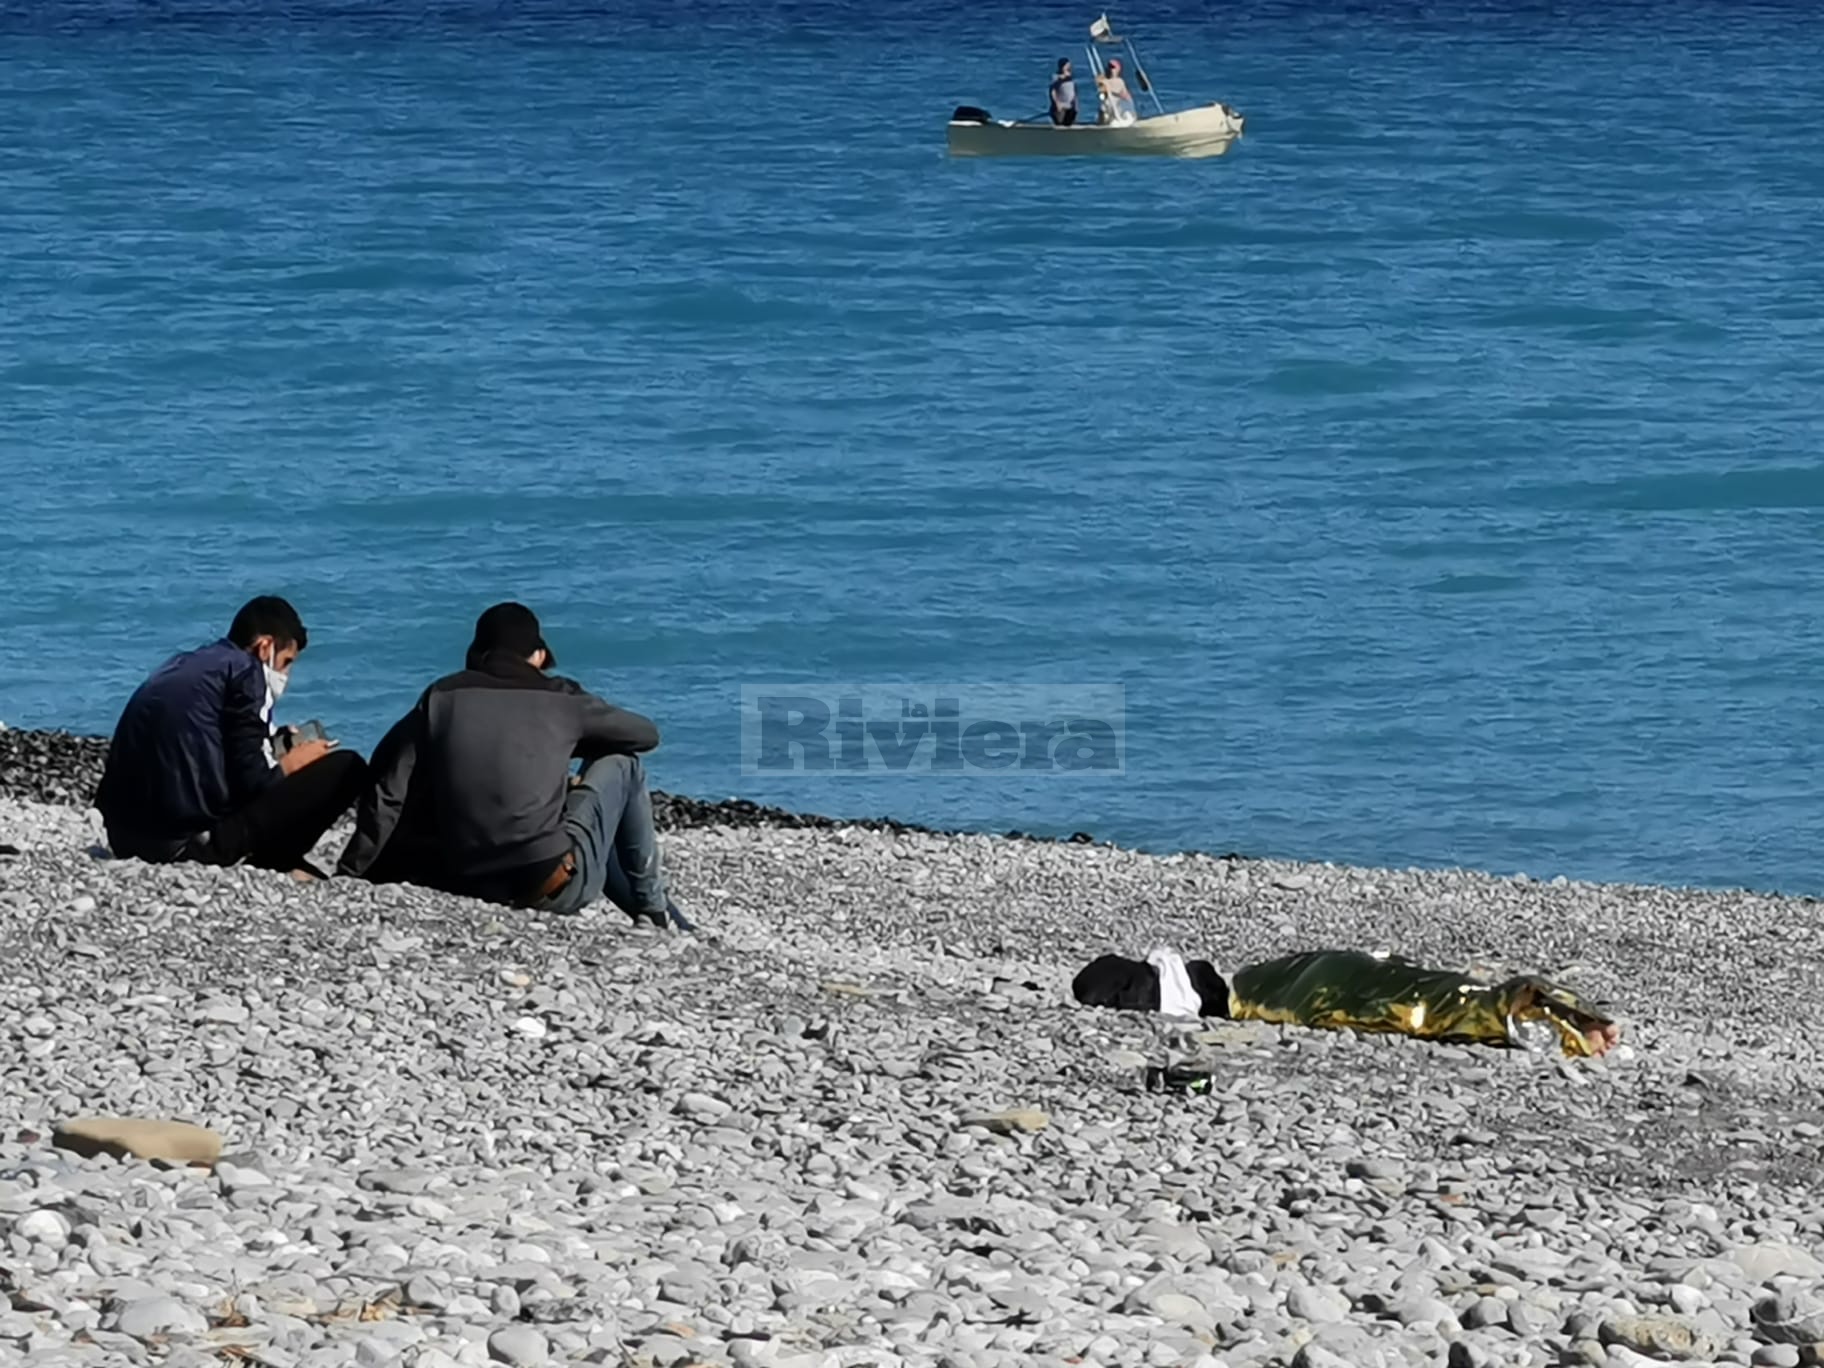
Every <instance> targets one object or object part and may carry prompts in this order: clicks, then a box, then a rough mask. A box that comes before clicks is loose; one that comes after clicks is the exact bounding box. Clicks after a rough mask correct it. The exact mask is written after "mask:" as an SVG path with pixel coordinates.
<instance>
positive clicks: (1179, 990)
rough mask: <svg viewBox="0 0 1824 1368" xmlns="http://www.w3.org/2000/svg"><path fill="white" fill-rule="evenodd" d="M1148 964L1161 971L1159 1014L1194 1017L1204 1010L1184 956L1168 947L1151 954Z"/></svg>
mask: <svg viewBox="0 0 1824 1368" xmlns="http://www.w3.org/2000/svg"><path fill="white" fill-rule="evenodd" d="M1146 962H1147V963H1148V964H1150V965H1152V966H1153V968H1154V969H1156V970H1158V971H1159V1012H1160V1015H1162V1016H1168V1017H1194V1016H1197V1015H1198V1014H1199V1013H1200V1012H1201V1011H1202V1010H1203V999H1202V998H1201V997H1200V996H1199V995H1198V993H1197V990H1196V989H1195V988H1193V987H1191V975H1190V971H1189V970H1187V969H1186V968H1185V967H1184V956H1183V955H1181V954H1179V953H1178V952H1177V951H1176V950H1173V949H1171V948H1169V947H1167V946H1163V945H1161V946H1159V947H1157V948H1156V949H1154V950H1153V951H1152V952H1151V953H1149V954H1148V955H1147V957H1146Z"/></svg>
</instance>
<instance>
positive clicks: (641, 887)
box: [539, 755, 666, 926]
mask: <svg viewBox="0 0 1824 1368" xmlns="http://www.w3.org/2000/svg"><path fill="white" fill-rule="evenodd" d="M564 830H565V831H567V832H568V833H569V834H570V846H571V849H573V850H574V851H575V852H576V873H575V874H574V875H573V876H571V879H570V882H569V883H567V884H565V885H564V886H563V888H561V889H559V890H558V893H557V896H556V897H553V898H547V899H545V900H544V901H543V902H541V903H539V907H540V909H541V910H543V911H546V912H580V911H582V910H583V908H585V907H587V906H588V905H589V904H590V903H592V902H594V901H595V900H596V899H597V898H599V897H601V896H602V895H603V894H604V893H606V894H607V895H608V901H609V902H611V903H613V904H614V905H615V906H616V907H618V908H620V909H621V911H623V912H625V913H626V914H627V915H628V916H630V917H635V918H643V919H646V920H648V921H653V922H656V923H657V924H658V925H660V926H663V925H665V919H666V913H665V907H666V897H665V877H664V875H663V874H661V873H660V872H659V834H658V832H657V831H655V830H654V829H653V825H652V799H651V798H650V797H649V796H648V795H647V792H646V771H645V769H644V768H642V767H641V765H640V761H639V757H637V756H633V755H608V756H603V757H602V758H601V759H600V760H597V761H595V762H594V763H593V764H591V765H588V766H586V767H585V768H584V770H583V777H582V782H581V783H579V784H578V785H577V786H576V787H575V788H573V789H571V790H570V796H569V797H568V798H567V799H565V800H564Z"/></svg>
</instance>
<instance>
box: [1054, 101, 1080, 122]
mask: <svg viewBox="0 0 1824 1368" xmlns="http://www.w3.org/2000/svg"><path fill="white" fill-rule="evenodd" d="M1051 121H1052V122H1053V123H1054V124H1056V125H1057V126H1058V127H1059V128H1069V127H1070V126H1071V125H1072V124H1074V123H1076V121H1077V107H1076V106H1075V105H1072V106H1071V107H1070V108H1069V109H1054V110H1052V111H1051Z"/></svg>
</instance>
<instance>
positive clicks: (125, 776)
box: [95, 598, 367, 879]
mask: <svg viewBox="0 0 1824 1368" xmlns="http://www.w3.org/2000/svg"><path fill="white" fill-rule="evenodd" d="M308 639H309V634H308V633H307V632H306V631H305V630H304V624H303V623H302V622H301V621H299V619H298V611H297V609H295V608H293V607H292V606H291V605H290V604H289V603H287V602H286V601H285V600H284V599H282V598H256V599H254V600H252V601H251V602H249V603H248V604H247V605H246V606H245V607H243V608H242V609H241V611H240V612H238V613H236V614H235V615H234V623H233V625H232V626H230V627H229V629H228V635H227V636H226V637H224V638H222V640H220V641H217V642H215V643H214V644H212V645H209V646H203V647H200V648H198V649H197V650H194V651H185V652H183V653H182V654H180V655H175V656H173V657H172V658H171V659H170V660H167V661H166V662H165V663H164V664H163V665H161V666H159V668H158V669H157V670H155V671H154V672H153V673H152V677H151V678H150V679H148V680H146V682H145V683H143V684H141V685H140V686H139V688H138V689H137V690H136V691H135V692H134V694H133V697H132V698H131V699H129V700H128V701H127V706H126V710H125V711H124V712H122V713H121V715H120V722H119V723H118V724H117V725H116V726H115V728H114V739H113V742H112V743H111V744H110V745H109V747H108V760H107V767H106V769H105V770H104V771H103V773H102V778H101V787H100V789H99V790H98V791H97V793H96V795H95V805H96V806H97V807H98V808H100V809H101V816H102V820H103V821H104V822H106V823H107V828H108V844H109V845H110V846H111V847H112V848H113V850H114V853H115V854H116V855H117V856H120V857H121V858H123V859H130V858H137V859H141V860H146V861H149V862H153V863H160V864H163V863H168V862H170V861H174V860H199V861H202V862H203V863H205V864H217V865H232V864H239V863H241V862H242V861H245V862H246V863H248V864H252V865H258V866H260V867H261V868H263V869H280V870H288V871H290V872H292V873H293V874H294V875H296V876H297V877H299V878H311V879H316V878H322V877H323V876H322V874H321V873H320V872H319V871H317V870H315V869H313V868H312V867H311V866H310V865H309V863H308V862H307V860H306V858H305V857H306V856H308V855H309V854H310V851H311V848H312V847H313V846H315V845H316V843H317V842H318V841H319V840H321V839H322V836H323V833H324V832H325V831H328V830H329V828H330V826H331V825H332V824H333V823H334V822H335V820H336V819H337V818H338V817H340V816H341V815H342V814H343V813H344V812H346V811H347V810H348V808H349V806H350V805H351V804H352V803H353V802H354V801H355V797H356V795H357V794H359V793H360V791H361V786H362V784H363V782H364V781H365V778H366V773H367V767H366V766H365V765H364V764H363V763H362V762H361V757H360V756H358V755H355V754H353V753H351V752H348V751H340V750H337V749H336V743H335V742H334V741H329V740H326V739H323V738H321V737H319V738H316V739H311V740H294V739H293V738H294V734H293V733H291V732H289V731H287V732H277V731H274V730H273V727H272V709H273V705H274V704H275V703H277V702H278V700H279V696H280V695H281V694H283V693H284V692H285V686H286V684H287V683H288V682H289V681H290V678H291V666H292V662H294V661H295V660H297V658H298V656H299V655H301V654H302V653H303V651H304V647H305V645H306V643H307V642H308ZM287 742H290V743H291V744H289V745H287V744H286V743H287Z"/></svg>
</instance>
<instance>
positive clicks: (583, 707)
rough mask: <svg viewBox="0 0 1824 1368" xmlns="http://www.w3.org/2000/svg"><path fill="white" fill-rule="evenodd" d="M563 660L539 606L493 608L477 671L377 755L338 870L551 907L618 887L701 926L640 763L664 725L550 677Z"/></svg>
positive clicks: (470, 667)
mask: <svg viewBox="0 0 1824 1368" xmlns="http://www.w3.org/2000/svg"><path fill="white" fill-rule="evenodd" d="M556 664H557V659H556V657H555V656H554V655H553V654H552V653H551V648H550V647H549V646H548V645H546V644H545V639H544V635H543V632H542V630H541V629H540V627H539V624H538V618H537V617H536V616H535V615H534V614H533V612H532V610H531V609H530V608H527V607H525V606H524V605H523V604H518V603H497V604H495V605H494V606H493V607H492V608H490V609H488V610H487V612H485V613H483V614H482V615H481V617H480V619H479V620H477V622H476V623H475V639H474V641H473V643H471V645H470V646H469V651H468V659H467V662H466V668H465V669H463V670H462V671H460V672H459V673H457V674H453V675H449V676H446V677H445V678H443V679H440V680H438V681H437V682H436V683H435V684H433V685H431V687H430V688H429V689H427V690H425V692H424V695H423V696H422V697H421V698H419V700H418V705H417V706H416V707H415V708H413V709H412V711H411V712H410V713H408V714H407V715H406V716H405V717H404V718H402V719H400V721H399V722H398V724H397V725H395V726H394V727H393V729H392V730H391V731H389V732H388V733H387V734H386V737H385V739H384V740H382V741H381V743H380V745H379V747H378V748H377V749H376V750H375V751H374V759H373V765H372V770H371V773H372V784H371V786H370V787H369V789H368V791H367V793H366V794H365V796H363V798H362V799H361V803H360V806H359V808H358V809H357V812H356V816H355V834H354V838H353V839H352V840H351V841H350V842H349V844H348V849H347V850H346V851H344V852H343V855H342V860H341V863H340V865H339V866H338V869H339V872H341V873H343V874H350V875H354V876H357V877H360V878H365V879H370V880H373V881H374V882H376V883H390V882H411V883H419V884H424V885H426V886H428V887H432V888H439V889H442V890H444V891H445V892H450V893H458V894H462V895H465V896H467V897H472V898H481V899H483V900H485V901H488V902H495V903H505V904H509V905H513V906H521V907H532V908H537V909H539V910H541V911H546V912H580V911H581V910H582V909H583V908H584V907H585V906H587V905H588V904H589V903H591V902H593V901H595V899H596V898H598V897H600V896H602V895H603V894H604V893H606V894H607V896H608V899H609V901H610V902H612V903H613V904H614V905H615V906H616V907H618V908H620V909H621V910H622V911H623V912H625V913H627V914H628V915H629V916H631V917H632V918H633V919H634V920H635V921H639V920H642V919H644V920H648V921H651V922H653V923H654V924H655V925H658V926H664V925H665V924H666V922H667V921H668V920H669V921H670V922H672V923H673V924H675V925H677V926H678V927H680V928H681V929H684V930H688V929H689V924H688V923H687V922H686V921H685V920H684V918H683V917H682V916H681V915H680V914H679V913H678V911H677V909H676V907H674V906H673V905H672V903H671V900H670V899H669V898H668V897H667V896H666V894H665V881H664V878H663V876H662V875H661V873H660V870H659V841H658V835H657V833H656V832H655V831H654V829H653V824H652V800H651V798H650V797H649V796H648V794H647V792H646V775H645V771H644V770H643V769H642V768H641V766H640V761H639V756H640V755H641V754H643V753H644V752H646V751H649V750H652V749H653V748H654V747H655V746H657V745H658V744H659V729H658V728H657V727H656V726H654V725H653V724H652V722H651V721H650V720H649V719H647V718H644V717H641V716H640V715H639V714H638V713H632V712H626V711H624V710H622V709H620V708H617V707H615V706H614V705H612V704H610V703H607V702H605V701H603V700H602V699H600V698H597V697H596V696H595V695H594V694H591V693H589V692H587V691H586V690H584V689H583V687H582V686H581V685H579V684H577V683H575V682H574V681H572V680H568V679H562V678H559V677H557V676H555V675H552V674H551V673H550V671H551V669H552V667H554V666H555V665H556ZM577 758H580V759H581V760H582V761H583V772H582V775H581V777H580V778H578V779H576V780H572V779H571V777H570V763H571V761H572V760H573V759H577Z"/></svg>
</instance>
